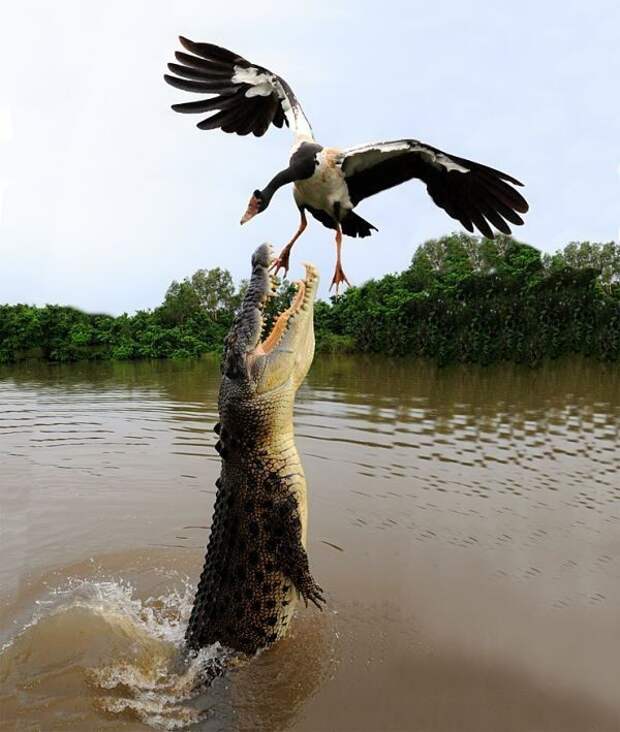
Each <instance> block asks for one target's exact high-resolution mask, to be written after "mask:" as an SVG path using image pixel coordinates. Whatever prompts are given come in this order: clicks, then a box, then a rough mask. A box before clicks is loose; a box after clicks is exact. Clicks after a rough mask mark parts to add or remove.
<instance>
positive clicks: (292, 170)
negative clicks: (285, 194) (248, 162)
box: [261, 160, 314, 203]
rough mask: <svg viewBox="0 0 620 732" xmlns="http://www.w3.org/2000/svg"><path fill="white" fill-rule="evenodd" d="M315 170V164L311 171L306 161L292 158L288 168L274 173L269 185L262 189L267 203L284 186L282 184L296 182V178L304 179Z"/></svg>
mask: <svg viewBox="0 0 620 732" xmlns="http://www.w3.org/2000/svg"><path fill="white" fill-rule="evenodd" d="M313 172H314V166H313V167H312V170H311V171H310V170H309V169H308V165H307V163H306V162H305V161H297V160H291V163H290V165H289V166H288V168H285V169H284V170H281V171H280V172H279V173H277V174H276V175H274V177H273V178H272V179H271V180H270V181H269V183H267V185H266V186H265V187H264V188H263V190H262V191H261V193H262V194H263V198H264V199H265V201H266V202H267V203H269V201H271V199H272V197H273V195H274V193H275V192H276V191H277V190H278V188H282V186H285V185H287V184H288V183H294V182H295V181H296V180H303V179H304V178H308V177H309V176H308V174H310V175H312V173H313Z"/></svg>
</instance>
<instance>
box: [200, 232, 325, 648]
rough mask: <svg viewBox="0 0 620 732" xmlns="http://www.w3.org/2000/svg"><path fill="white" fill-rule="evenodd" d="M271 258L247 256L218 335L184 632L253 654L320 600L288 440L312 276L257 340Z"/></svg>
mask: <svg viewBox="0 0 620 732" xmlns="http://www.w3.org/2000/svg"><path fill="white" fill-rule="evenodd" d="M271 261H272V255H271V250H270V248H269V247H268V246H267V245H263V246H262V247H259V249H258V250H257V251H256V252H255V253H254V256H253V259H252V265H253V269H252V279H251V281H250V285H249V288H248V291H247V294H246V296H245V299H244V302H243V305H242V307H241V309H240V312H239V314H238V315H237V317H236V319H235V323H234V324H233V327H232V329H231V331H230V333H229V335H228V337H227V339H226V345H225V351H224V357H223V360H222V381H221V385H220V392H219V404H218V407H219V415H220V421H219V423H218V424H217V425H216V427H215V430H216V432H217V433H218V435H219V440H218V442H217V445H216V449H217V450H218V452H219V453H220V456H221V460H222V465H221V474H220V477H219V479H218V480H217V482H216V485H217V495H216V500H215V507H214V513H213V520H212V524H211V534H210V537H209V542H208V546H207V552H206V557H205V563H204V568H203V571H202V574H201V577H200V581H199V583H198V589H197V592H196V597H195V600H194V606H193V610H192V613H191V617H190V621H189V625H188V628H187V632H186V640H187V643H188V645H189V646H190V647H191V648H194V649H197V648H200V647H202V646H205V645H208V644H211V643H215V642H219V643H221V645H222V646H225V647H227V648H231V649H233V650H235V651H241V652H243V653H247V654H253V653H255V652H256V651H257V650H259V649H260V648H264V647H266V646H268V645H270V644H271V643H273V642H274V641H276V640H277V639H278V638H280V637H282V636H283V635H284V634H285V633H286V631H287V628H288V626H289V623H290V620H291V616H292V613H293V610H294V608H295V605H296V603H297V601H298V599H299V598H300V597H302V598H304V599H305V601H306V603H307V602H308V601H309V600H310V601H312V602H314V603H315V604H316V605H317V606H320V603H321V602H322V601H323V598H322V595H321V589H320V588H319V587H318V586H317V585H316V583H315V582H314V580H313V578H312V576H311V574H310V570H309V566H308V556H307V554H306V548H305V547H306V534H307V498H306V480H305V476H304V471H303V467H302V465H301V461H300V458H299V455H298V453H297V449H296V447H295V442H294V434H293V408H294V402H295V394H296V391H297V389H298V388H299V386H300V384H301V383H302V381H303V379H304V377H305V375H306V373H307V371H308V369H309V367H310V364H311V363H312V358H313V355H314V331H313V324H312V319H313V301H314V296H315V293H316V287H317V283H318V276H317V273H316V270H314V268H313V267H311V266H309V265H307V266H306V279H305V281H304V282H303V283H302V284H300V287H299V290H298V294H297V297H296V299H295V300H294V303H293V305H292V306H291V308H290V309H289V310H288V311H287V312H286V313H284V314H283V315H281V316H280V318H279V319H278V321H276V324H275V326H274V329H273V330H272V333H271V334H270V335H269V336H268V337H267V338H266V339H265V340H264V341H263V342H261V340H260V337H261V331H262V328H263V309H264V307H265V304H266V303H267V301H268V299H269V297H270V296H271V294H272V283H271V278H270V276H269V266H270V264H271Z"/></svg>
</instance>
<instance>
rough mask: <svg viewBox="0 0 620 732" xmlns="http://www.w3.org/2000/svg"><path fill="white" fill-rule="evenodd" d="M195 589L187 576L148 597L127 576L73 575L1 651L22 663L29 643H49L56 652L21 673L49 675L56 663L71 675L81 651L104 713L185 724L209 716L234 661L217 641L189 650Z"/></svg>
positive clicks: (1, 657) (10, 661)
mask: <svg viewBox="0 0 620 732" xmlns="http://www.w3.org/2000/svg"><path fill="white" fill-rule="evenodd" d="M193 596H194V587H193V586H192V585H191V584H190V583H189V581H188V580H187V579H185V580H183V583H182V586H181V588H180V589H176V588H175V589H171V590H168V591H166V592H164V593H163V594H161V595H159V596H151V597H148V598H147V599H141V598H140V597H138V596H137V594H136V590H135V588H134V586H133V585H132V584H131V583H129V582H125V581H121V580H117V579H97V580H95V579H75V578H73V579H70V580H68V581H67V582H66V583H65V584H63V585H62V586H61V587H57V588H53V589H51V590H50V591H49V592H48V593H47V594H46V596H45V597H44V598H42V599H40V600H38V601H37V603H36V607H35V611H34V613H33V616H32V618H31V620H30V621H29V622H28V623H26V625H25V626H24V627H23V629H22V630H21V632H20V633H19V634H18V635H17V636H16V637H14V638H13V639H12V640H11V641H9V643H7V644H6V645H5V647H4V648H3V649H2V652H0V662H2V665H3V666H4V667H6V668H7V669H11V668H12V667H13V668H17V667H18V666H20V664H22V665H23V663H24V662H23V661H22V659H23V658H24V654H23V650H24V649H25V648H34V649H36V648H43V647H44V646H45V644H46V643H47V644H48V647H49V644H51V645H52V654H53V652H54V648H55V651H56V654H55V656H53V657H51V658H50V655H49V653H48V654H47V655H46V658H45V660H40V661H38V660H37V659H33V660H29V663H30V664H31V667H30V668H29V669H25V668H19V669H18V670H19V671H21V672H22V673H21V674H20V675H23V672H29V673H30V674H31V675H32V676H33V677H37V676H38V675H40V676H41V677H42V678H43V677H44V676H45V670H46V668H47V667H48V666H49V663H50V662H52V663H54V665H55V666H56V667H57V668H60V669H61V673H62V670H65V671H66V672H67V674H69V673H70V669H71V668H73V667H74V664H75V659H76V657H79V659H80V667H81V668H82V670H83V674H82V677H81V678H82V683H83V684H84V685H85V686H86V687H87V689H88V691H89V692H90V693H89V696H90V697H91V699H90V703H91V705H94V707H95V709H97V710H98V711H99V712H103V713H105V714H107V715H124V716H127V714H128V713H129V714H130V715H131V716H133V717H134V718H138V719H139V720H140V721H142V722H143V723H144V724H146V725H149V726H150V727H153V728H156V729H166V730H177V729H182V728H185V727H187V726H190V725H192V724H195V723H197V722H199V721H201V720H203V719H205V717H206V716H207V714H208V710H207V709H205V708H204V705H205V698H204V690H205V687H206V686H208V684H209V682H210V681H211V680H213V678H215V677H216V676H219V675H221V674H222V673H223V671H224V669H225V667H226V665H227V663H228V662H229V661H230V660H232V654H231V653H230V652H227V651H226V650H225V649H223V648H222V647H221V646H220V645H219V644H214V645H212V646H208V647H206V648H204V649H202V650H201V651H200V652H198V653H196V654H188V653H187V652H186V650H185V647H184V642H183V640H184V633H185V628H186V627H187V622H188V619H189V615H190V612H191V607H192V600H193ZM28 658H29V659H31V656H30V655H28ZM76 695H78V696H79V692H77V694H76ZM201 705H202V706H201Z"/></svg>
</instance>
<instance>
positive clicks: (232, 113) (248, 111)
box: [164, 36, 313, 139]
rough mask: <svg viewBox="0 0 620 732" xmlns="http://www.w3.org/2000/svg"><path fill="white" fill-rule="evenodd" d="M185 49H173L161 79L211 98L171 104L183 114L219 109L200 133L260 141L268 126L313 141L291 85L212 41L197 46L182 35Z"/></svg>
mask: <svg viewBox="0 0 620 732" xmlns="http://www.w3.org/2000/svg"><path fill="white" fill-rule="evenodd" d="M180 41H181V44H182V45H183V47H184V48H185V49H186V50H187V51H190V53H185V52H183V51H177V52H176V53H175V58H176V60H177V61H178V62H179V63H170V64H168V69H169V71H170V72H171V74H165V75H164V79H165V80H166V82H167V83H168V84H170V85H171V86H173V87H175V88H176V89H182V90H183V91H188V92H193V93H196V94H213V95H216V96H215V97H214V98H209V99H205V100H201V101H199V102H185V103H180V104H174V105H173V106H172V109H174V110H175V111H176V112H181V113H183V114H200V113H202V112H210V111H212V110H219V111H218V112H217V113H216V114H214V115H212V116H211V117H208V118H206V119H204V120H202V121H201V122H199V123H198V127H199V128H200V129H202V130H212V129H215V128H217V127H221V129H222V130H223V131H224V132H236V133H237V134H238V135H247V134H249V133H250V132H253V133H254V135H256V136H257V137H260V136H261V135H264V134H265V132H266V131H267V129H268V128H269V125H270V124H272V123H273V124H274V126H276V127H282V126H283V125H284V124H285V123H286V124H287V126H288V125H290V126H292V127H293V130H294V131H295V133H296V134H297V135H298V136H301V137H304V138H310V139H313V137H312V130H311V129H310V125H309V124H308V120H307V119H306V117H305V115H304V113H303V110H302V109H301V106H300V105H299V103H298V102H297V99H296V98H295V95H294V94H293V92H292V90H291V88H290V87H289V85H288V84H287V83H286V82H285V81H284V80H283V79H281V78H280V77H279V76H276V75H275V74H273V73H272V72H271V71H269V70H268V69H265V68H263V67H262V66H257V65H255V64H251V63H250V62H249V61H246V59H244V58H243V57H242V56H239V55H237V54H236V53H233V52H232V51H229V50H227V49H225V48H221V47H220V46H215V45H214V44H212V43H195V42H194V41H190V40H189V39H188V38H184V37H182V36H181V37H180Z"/></svg>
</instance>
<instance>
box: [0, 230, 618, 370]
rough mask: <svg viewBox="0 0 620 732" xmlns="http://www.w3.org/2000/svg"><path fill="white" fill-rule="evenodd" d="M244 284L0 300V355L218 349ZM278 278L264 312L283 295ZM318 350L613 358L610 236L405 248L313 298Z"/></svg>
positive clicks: (150, 354)
mask: <svg viewBox="0 0 620 732" xmlns="http://www.w3.org/2000/svg"><path fill="white" fill-rule="evenodd" d="M245 286H246V285H245V283H241V285H240V287H238V288H235V286H234V284H233V281H232V278H231V276H230V274H229V273H228V272H227V271H226V270H221V269H219V268H215V269H212V270H199V271H198V272H196V273H195V274H194V275H193V276H192V277H188V278H186V279H185V280H183V281H182V282H173V283H172V284H171V285H170V287H169V288H168V290H167V292H166V294H165V297H164V301H163V303H162V304H161V305H160V306H159V307H157V308H155V309H154V310H147V311H139V312H137V313H135V314H134V315H131V316H130V315H126V314H124V315H121V316H119V317H112V316H110V315H100V314H89V313H84V312H81V311H79V310H76V309H74V308H70V307H63V306H58V305H47V306H46V307H43V308H38V307H34V306H30V305H14V306H9V305H4V306H0V362H5V363H8V362H13V361H19V360H22V359H27V358H43V359H47V360H49V361H74V360H81V359H97V358H98V359H109V358H112V359H138V358H188V357H197V356H200V355H201V354H203V353H206V352H218V351H220V350H221V347H222V342H223V339H224V337H225V335H226V333H227V331H228V329H229V328H230V325H231V323H232V319H233V317H234V313H235V311H236V309H237V307H238V305H239V303H240V301H241V299H242V297H243V293H244V290H245ZM292 290H293V288H292V287H291V285H290V284H289V283H288V282H284V283H282V285H281V287H280V289H279V292H278V296H277V298H276V302H275V303H273V304H272V312H274V311H275V310H277V309H278V308H281V307H282V306H283V304H284V303H286V302H287V300H288V299H289V298H290V295H291V292H292ZM315 329H316V336H317V348H318V350H324V351H365V352H375V353H386V354H391V355H413V356H424V357H429V358H432V359H435V360H436V361H438V362H439V363H441V364H448V363H452V362H459V361H461V362H464V361H465V362H466V361H469V362H477V363H483V364H488V363H492V362H494V361H498V360H510V361H516V362H523V363H529V364H536V363H538V362H539V361H540V360H541V359H542V358H544V357H551V358H555V357H557V356H560V355H562V354H568V353H581V354H585V355H589V356H593V357H596V358H598V359H601V360H616V359H618V358H619V357H620V246H618V245H617V244H614V243H613V242H610V243H607V244H593V243H590V242H578V243H571V244H569V245H568V246H567V247H565V248H564V249H563V250H562V251H560V252H557V253H556V254H554V255H547V254H544V255H543V254H541V253H540V252H539V251H538V250H536V249H534V248H533V247H530V246H528V245H526V244H522V243H520V242H517V241H515V240H514V239H512V238H510V237H503V236H500V237H498V238H496V239H495V240H488V239H478V238H476V237H472V236H468V235H464V234H453V235H451V236H447V237H443V238H442V239H437V240H431V241H428V242H426V243H425V244H423V245H422V246H421V247H419V248H418V250H417V251H416V252H415V254H414V256H413V259H412V261H411V265H410V266H409V267H408V268H407V269H406V270H405V271H403V272H401V273H400V274H390V275H386V276H384V277H382V278H380V279H377V280H370V281H369V282H366V283H365V284H363V285H362V286H360V287H351V288H349V289H348V290H346V291H345V292H344V294H343V295H341V296H340V297H338V298H332V299H331V301H329V302H325V301H320V302H318V303H317V305H316V318H315Z"/></svg>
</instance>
